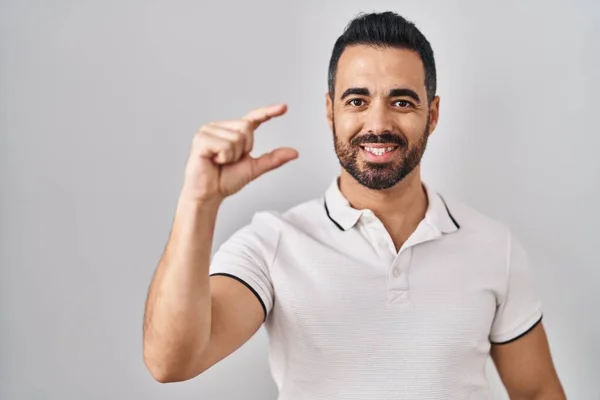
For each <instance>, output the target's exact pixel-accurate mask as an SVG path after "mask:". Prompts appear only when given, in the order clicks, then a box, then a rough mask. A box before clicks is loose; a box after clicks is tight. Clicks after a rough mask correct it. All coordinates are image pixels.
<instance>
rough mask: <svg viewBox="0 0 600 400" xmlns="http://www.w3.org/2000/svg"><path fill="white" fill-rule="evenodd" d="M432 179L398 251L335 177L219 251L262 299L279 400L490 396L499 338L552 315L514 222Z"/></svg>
mask: <svg viewBox="0 0 600 400" xmlns="http://www.w3.org/2000/svg"><path fill="white" fill-rule="evenodd" d="M424 188H425V190H426V193H427V198H428V208H427V211H426V215H425V217H424V219H423V220H422V221H421V222H420V224H419V225H418V226H417V228H416V230H415V231H414V232H413V234H412V235H411V236H410V237H409V239H408V240H407V241H406V242H405V243H404V244H403V245H402V247H401V249H400V251H396V249H395V247H394V244H393V243H392V240H391V238H390V236H389V234H388V233H387V231H386V229H385V228H384V226H383V224H382V223H381V221H380V220H379V219H378V218H377V217H376V216H375V215H374V214H373V213H372V212H371V211H370V210H357V209H354V208H352V207H351V206H350V205H349V203H348V201H347V200H346V199H345V198H344V196H343V194H342V193H341V192H340V190H339V188H338V185H337V179H336V180H334V181H333V182H332V184H331V186H330V187H329V188H328V190H327V191H326V193H325V196H324V197H323V198H320V199H314V200H312V201H308V202H305V203H302V204H300V205H297V206H295V207H293V208H291V209H289V210H287V211H285V212H271V211H269V212H259V213H256V214H255V215H254V217H253V218H252V221H251V222H250V223H249V224H248V225H246V226H243V227H242V228H240V229H239V230H238V231H237V232H236V233H235V234H233V235H232V236H231V237H230V238H229V239H228V240H227V241H225V242H224V243H223V244H222V245H221V246H220V247H219V249H218V250H217V252H216V253H215V255H214V257H213V260H212V263H211V274H221V275H228V276H231V277H233V278H235V279H237V280H239V281H241V282H243V283H244V284H245V285H246V286H247V287H248V288H249V289H250V290H251V291H252V292H253V293H254V294H255V295H256V298H257V301H259V302H260V304H261V305H262V307H263V309H264V312H265V322H264V326H265V328H266V331H267V334H268V337H269V361H270V366H271V371H272V375H273V379H274V381H275V383H276V385H277V387H278V389H279V397H278V399H279V400H301V399H302V400H332V399H347V400H359V399H360V400H365V399H369V400H370V399H382V400H384V399H389V400H392V399H393V400H397V399H404V400H423V399H430V400H452V399H460V400H464V399H477V400H484V399H491V393H490V388H489V386H488V382H487V378H486V373H485V365H486V361H487V359H488V357H489V350H490V346H491V344H492V343H505V342H509V341H512V340H515V339H516V338H518V337H520V336H522V335H523V334H525V333H526V332H528V331H529V330H530V329H531V328H532V327H533V326H535V325H536V324H537V323H538V322H539V321H540V320H541V318H542V309H541V303H540V300H539V298H538V297H537V295H536V293H535V290H534V287H533V281H532V275H531V271H530V268H529V264H528V260H527V255H526V253H525V251H524V249H523V247H522V246H521V245H520V243H519V242H518V241H517V240H516V239H515V237H514V236H513V235H512V234H511V232H510V230H509V229H508V227H507V226H505V225H504V224H503V223H500V222H498V221H496V220H493V219H491V218H489V217H487V216H485V215H483V214H481V213H480V212H478V211H476V210H474V209H473V208H471V207H469V206H467V205H465V204H463V203H462V202H460V201H457V200H455V199H450V198H446V197H445V196H444V197H442V196H441V195H440V194H439V193H437V192H436V191H435V190H433V189H432V188H431V187H430V186H428V185H426V184H424Z"/></svg>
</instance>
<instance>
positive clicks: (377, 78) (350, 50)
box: [335, 45, 425, 92]
mask: <svg viewBox="0 0 600 400" xmlns="http://www.w3.org/2000/svg"><path fill="white" fill-rule="evenodd" d="M335 79H336V82H335V86H336V92H337V91H338V90H339V89H341V90H345V89H346V88H349V87H367V88H369V89H372V90H377V88H383V89H389V88H391V87H398V86H403V87H409V88H412V89H414V90H416V91H421V90H425V70H424V67H423V62H422V61H421V58H420V57H419V54H418V53H417V52H415V51H412V50H407V49H397V48H379V47H374V46H367V45H354V46H349V47H347V48H346V49H345V50H344V52H343V53H342V55H341V57H340V59H339V61H338V67H337V72H336V78H335Z"/></svg>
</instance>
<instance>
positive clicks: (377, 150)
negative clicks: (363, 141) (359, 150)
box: [364, 147, 395, 156]
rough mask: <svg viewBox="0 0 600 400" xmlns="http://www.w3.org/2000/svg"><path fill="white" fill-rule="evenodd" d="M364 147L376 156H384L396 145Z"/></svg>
mask: <svg viewBox="0 0 600 400" xmlns="http://www.w3.org/2000/svg"><path fill="white" fill-rule="evenodd" d="M364 149H365V150H366V151H368V152H369V153H373V154H375V155H376V156H382V155H383V154H385V153H387V152H389V151H392V150H394V149H395V147H383V148H382V147H365V148H364Z"/></svg>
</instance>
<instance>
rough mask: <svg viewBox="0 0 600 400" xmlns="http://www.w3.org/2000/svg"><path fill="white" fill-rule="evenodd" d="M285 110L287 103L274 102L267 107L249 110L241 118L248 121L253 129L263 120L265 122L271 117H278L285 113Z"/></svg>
mask: <svg viewBox="0 0 600 400" xmlns="http://www.w3.org/2000/svg"><path fill="white" fill-rule="evenodd" d="M286 111H287V105H285V104H276V105H272V106H268V107H262V108H257V109H256V110H252V111H250V112H249V113H248V114H246V116H245V117H244V118H242V119H245V120H247V121H250V122H251V123H252V125H253V127H254V129H256V128H258V127H259V126H260V124H262V123H263V122H267V121H268V120H270V119H271V118H273V117H278V116H280V115H283V114H285V112H286Z"/></svg>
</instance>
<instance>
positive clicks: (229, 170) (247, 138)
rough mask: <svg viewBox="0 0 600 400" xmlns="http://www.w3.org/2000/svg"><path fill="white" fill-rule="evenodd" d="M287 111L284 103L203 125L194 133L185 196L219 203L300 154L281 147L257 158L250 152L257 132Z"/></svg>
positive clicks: (186, 176)
mask: <svg viewBox="0 0 600 400" xmlns="http://www.w3.org/2000/svg"><path fill="white" fill-rule="evenodd" d="M286 111H287V106H286V105H285V104H280V105H273V106H268V107H263V108H259V109H256V110H253V111H251V112H250V113H248V114H247V115H246V116H245V117H243V118H241V119H239V120H229V121H217V122H212V123H209V124H207V125H204V126H202V127H201V128H200V130H199V131H198V133H196V135H195V136H194V140H193V143H192V150H191V153H190V156H189V158H188V161H187V165H186V169H185V179H184V186H183V192H184V195H185V196H186V198H187V199H192V200H195V201H201V202H220V201H222V200H223V199H224V198H225V197H227V196H230V195H232V194H234V193H236V192H238V191H239V190H241V189H242V188H243V187H244V186H246V185H247V184H248V183H250V182H251V181H253V180H254V179H256V178H258V177H259V176H261V175H262V174H264V173H265V172H268V171H271V170H273V169H275V168H278V167H280V166H282V165H283V164H285V163H287V162H288V161H291V160H293V159H295V158H296V157H298V152H297V151H296V150H294V149H291V148H279V149H276V150H273V151H271V152H269V153H266V154H263V155H262V156H260V157H258V158H254V157H252V156H251V155H250V152H251V151H252V148H253V144H254V131H255V130H256V129H257V128H258V127H259V126H260V125H261V124H262V123H263V122H266V121H268V120H270V119H271V118H274V117H278V116H280V115H283V114H285V112H286Z"/></svg>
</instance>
